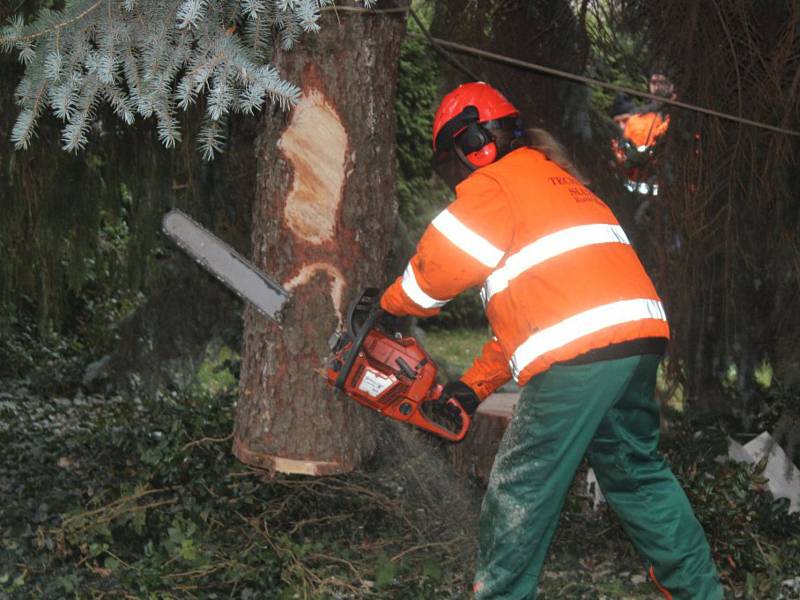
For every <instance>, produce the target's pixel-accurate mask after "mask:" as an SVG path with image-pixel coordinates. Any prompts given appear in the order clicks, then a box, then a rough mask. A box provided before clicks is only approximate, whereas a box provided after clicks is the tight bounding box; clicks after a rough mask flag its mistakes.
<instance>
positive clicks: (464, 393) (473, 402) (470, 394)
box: [438, 381, 481, 416]
mask: <svg viewBox="0 0 800 600" xmlns="http://www.w3.org/2000/svg"><path fill="white" fill-rule="evenodd" d="M450 398H453V399H455V401H456V402H458V404H459V405H460V406H461V408H463V409H464V411H465V412H466V413H467V414H468V415H469V416H472V415H474V414H475V411H476V410H477V409H478V405H479V404H480V403H481V401H480V399H479V398H478V395H477V394H476V393H475V392H474V391H473V390H472V388H471V387H469V386H468V385H467V384H466V383H464V382H463V381H451V382H450V383H448V384H447V385H445V386H444V389H443V390H442V396H441V398H440V399H439V402H438V404H441V405H443V406H442V408H443V409H444V408H445V407H447V406H449V407H450V410H451V411H455V415H456V416H458V412H457V409H456V408H455V407H454V406H453V405H452V404H449V403H448V402H447V401H448V400H449V399H450ZM445 410H446V409H445Z"/></svg>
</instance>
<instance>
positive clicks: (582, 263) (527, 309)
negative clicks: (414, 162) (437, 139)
mask: <svg viewBox="0 0 800 600" xmlns="http://www.w3.org/2000/svg"><path fill="white" fill-rule="evenodd" d="M476 285H482V286H483V287H482V290H481V297H482V299H483V302H484V306H485V309H486V314H487V317H488V319H489V324H490V325H491V327H492V331H493V333H494V337H493V339H492V340H490V341H489V342H488V343H487V344H486V345H485V346H484V349H483V354H482V355H481V356H480V357H478V358H477V359H476V360H475V362H474V363H473V365H472V367H471V368H470V369H469V370H468V371H467V372H466V373H465V374H464V376H463V377H462V378H461V379H462V381H463V382H464V383H466V384H467V385H469V386H470V387H471V388H472V389H473V390H475V392H476V393H477V395H478V396H479V397H480V398H481V399H482V398H485V397H486V396H488V395H489V394H490V393H491V392H493V391H494V390H495V389H497V387H499V386H500V385H502V384H503V383H505V382H506V381H508V380H509V379H510V378H511V377H513V378H514V379H515V380H516V381H517V382H519V384H520V385H524V384H525V383H527V381H528V380H529V379H530V378H531V377H532V376H534V375H536V374H537V373H540V372H542V371H545V370H546V369H548V368H549V367H550V365H552V364H553V363H555V362H560V361H565V360H569V359H572V358H575V357H577V356H579V355H581V354H584V353H585V352H588V351H589V350H593V349H596V348H603V347H605V346H608V345H610V344H615V343H619V342H625V341H629V340H635V339H639V338H648V337H657V338H661V337H663V338H668V337H669V326H668V325H667V320H666V316H665V314H664V308H663V306H662V304H661V301H660V299H659V297H658V294H656V291H655V289H654V287H653V283H652V282H651V281H650V278H649V277H648V276H647V274H646V273H645V270H644V268H643V267H642V264H641V263H640V262H639V259H638V257H637V256H636V253H635V252H634V250H633V248H632V247H631V245H630V242H629V241H628V238H627V237H626V235H625V232H624V231H623V230H622V228H621V227H620V225H619V223H618V222H617V219H616V218H615V217H614V215H613V213H612V212H611V210H610V209H609V208H608V207H607V206H606V205H605V204H604V203H603V202H602V201H601V200H600V199H599V198H597V196H595V195H594V194H593V193H592V192H590V191H589V190H588V189H586V188H585V187H584V186H582V185H581V184H580V183H579V182H578V181H577V180H576V179H575V178H574V177H572V176H571V175H569V174H568V173H567V172H566V171H564V170H563V169H562V168H561V167H559V166H558V165H557V164H556V163H554V162H552V161H550V160H548V159H547V158H546V157H545V156H544V154H542V153H541V152H539V151H537V150H533V149H530V148H520V149H518V150H515V151H513V152H511V153H509V154H508V155H506V156H505V157H503V158H502V159H501V160H499V161H497V162H495V163H493V164H491V165H488V166H486V167H483V168H481V169H479V170H477V171H475V172H474V173H472V174H471V175H470V176H469V177H467V179H465V180H464V181H462V182H461V183H460V184H459V185H458V186H457V187H456V198H455V200H454V201H453V202H452V203H451V204H450V206H448V208H447V209H445V210H444V211H442V212H441V213H440V214H439V215H438V216H437V217H436V218H435V219H434V220H433V222H432V223H431V224H430V225H429V226H428V228H427V230H426V231H425V233H424V234H423V236H422V238H421V240H420V242H419V245H418V246H417V253H416V254H415V255H414V257H413V258H412V259H411V261H410V262H409V264H408V267H407V268H406V270H405V273H404V274H403V275H402V276H401V277H399V278H398V279H397V281H395V282H394V283H393V284H392V285H391V286H390V287H389V288H388V289H387V290H386V292H385V293H384V295H383V297H382V298H381V306H382V307H383V309H384V310H386V311H387V312H390V313H392V314H394V315H398V316H402V315H416V316H420V317H426V316H432V315H434V314H436V313H438V312H439V310H440V308H441V307H442V306H443V305H444V304H446V303H447V302H448V301H449V300H451V299H452V298H453V297H454V296H457V295H458V294H459V293H461V292H462V291H464V290H465V289H467V288H470V287H473V286H476Z"/></svg>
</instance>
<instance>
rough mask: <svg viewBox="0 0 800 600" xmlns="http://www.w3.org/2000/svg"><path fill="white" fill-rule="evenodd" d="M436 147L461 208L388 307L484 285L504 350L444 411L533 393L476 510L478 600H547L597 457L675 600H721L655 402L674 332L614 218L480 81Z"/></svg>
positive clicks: (456, 386) (449, 112)
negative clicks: (580, 476)
mask: <svg viewBox="0 0 800 600" xmlns="http://www.w3.org/2000/svg"><path fill="white" fill-rule="evenodd" d="M433 139H434V152H435V155H434V168H435V169H436V171H437V173H439V174H440V175H441V176H442V177H443V178H444V179H445V181H447V182H448V184H450V185H451V186H452V187H453V188H454V189H455V193H456V197H455V200H453V202H452V203H451V204H450V205H449V206H448V207H447V208H446V209H445V210H444V211H442V212H441V213H440V214H439V215H438V216H437V217H436V218H435V219H434V220H433V222H432V223H431V224H430V226H429V227H428V228H427V230H426V231H425V233H424V234H423V236H422V239H421V240H420V242H419V245H418V247H417V252H416V254H415V255H414V256H413V258H412V259H411V261H410V262H409V264H408V267H407V268H406V270H405V272H404V274H403V275H402V276H401V277H399V278H398V279H397V281H395V282H394V283H393V284H392V285H391V286H390V287H389V288H388V289H387V290H386V291H385V293H384V294H383V296H382V298H381V307H382V308H383V309H384V310H385V311H386V312H388V313H390V314H392V315H395V316H405V315H414V316H417V317H428V316H431V315H435V314H436V313H438V312H439V310H440V309H441V307H442V306H444V305H445V304H446V303H447V302H448V301H449V300H451V299H452V298H453V297H455V296H457V295H458V294H460V293H461V292H463V291H464V290H466V289H467V288H471V287H473V286H481V296H482V299H483V302H484V306H485V309H486V314H487V316H488V319H489V323H490V325H491V328H492V331H493V337H492V339H491V340H489V341H488V342H487V344H486V345H485V346H484V348H483V352H482V354H481V356H480V357H478V358H476V360H475V362H474V363H473V365H472V367H471V368H470V369H469V370H468V371H467V372H466V373H464V375H463V376H462V377H461V379H460V380H459V381H454V382H450V383H448V384H447V385H446V386H445V396H443V397H446V398H454V399H455V400H456V401H457V402H458V403H459V404H461V406H462V407H463V408H464V409H465V410H466V411H467V412H468V413H474V412H475V410H476V408H477V407H478V405H479V403H480V402H481V401H482V400H483V399H484V398H486V397H487V396H488V395H489V394H491V393H492V392H493V391H494V390H495V389H497V388H498V387H499V386H500V385H502V384H504V383H506V382H507V381H509V380H510V379H512V378H513V379H514V380H516V381H517V382H518V383H519V385H520V386H521V387H522V392H521V395H520V398H519V403H518V406H517V411H516V413H515V415H514V417H513V419H512V421H511V424H510V425H509V428H508V430H507V431H506V433H505V436H504V437H503V441H502V443H501V445H500V449H499V450H498V453H497V456H496V458H495V463H494V466H493V469H492V474H491V476H490V480H489V485H488V489H487V491H486V495H485V497H484V501H483V506H482V509H481V517H480V539H479V556H478V562H477V573H476V575H475V581H474V592H475V597H476V598H481V599H486V598H504V599H516V598H535V597H536V590H537V585H538V579H539V573H540V571H541V568H542V564H543V562H544V560H545V556H546V553H547V549H548V547H549V545H550V541H551V539H552V537H553V534H554V532H555V529H556V525H557V523H558V518H559V514H560V511H561V508H562V505H563V503H564V499H565V497H566V494H567V491H568V489H569V486H570V483H571V482H572V479H573V477H574V475H575V471H576V470H577V468H578V465H579V464H580V462H581V460H582V458H583V457H584V455H586V454H587V453H588V458H589V461H590V463H591V464H592V466H593V468H594V470H595V472H596V474H597V478H598V481H599V483H600V487H601V488H602V490H603V493H604V494H605V496H606V498H607V500H608V502H609V504H610V506H611V507H612V508H613V509H614V510H615V511H616V513H617V514H618V515H619V518H620V520H621V522H622V524H623V527H624V528H625V530H626V531H627V532H628V534H629V535H630V536H631V538H632V539H633V541H634V543H635V544H636V546H637V548H638V549H639V552H640V553H641V555H642V558H643V560H644V561H645V563H646V565H647V566H648V569H649V572H650V575H651V577H652V578H653V580H654V581H657V582H658V585H659V588H660V589H661V590H662V592H663V593H664V596H665V597H667V598H676V599H677V598H687V599H688V598H692V599H697V600H701V599H702V600H714V599H717V598H721V597H722V592H721V587H720V584H719V580H718V577H717V573H716V569H715V567H714V563H713V561H712V559H711V554H710V550H709V547H708V543H707V542H706V538H705V534H704V533H703V530H702V528H701V527H700V525H699V523H698V522H697V520H696V519H695V517H694V514H693V512H692V509H691V506H690V505H689V502H688V500H687V498H686V496H685V494H684V493H683V490H682V489H681V487H680V485H679V484H678V483H677V481H676V480H675V478H674V476H673V474H672V472H671V471H670V469H669V467H668V465H667V464H666V463H665V461H664V459H663V458H662V457H661V456H660V455H659V454H658V452H657V445H658V436H659V411H658V406H657V404H656V401H655V400H654V397H653V390H654V387H655V379H656V369H657V367H658V364H659V361H660V360H661V357H662V355H663V352H664V348H665V346H666V343H667V339H668V338H669V326H668V324H667V319H666V315H665V312H664V307H663V305H662V303H661V300H660V299H659V297H658V294H657V293H656V290H655V288H654V286H653V284H652V282H651V281H650V278H649V277H648V276H647V274H646V273H645V271H644V268H643V267H642V265H641V263H640V261H639V259H638V258H637V256H636V253H635V252H634V250H633V248H632V247H631V245H630V243H629V241H628V238H627V236H626V235H625V232H624V231H623V230H622V228H621V227H620V225H619V223H618V222H617V219H616V218H615V217H614V215H613V214H612V212H611V210H610V209H609V208H608V207H607V206H606V205H605V204H604V203H603V202H602V201H601V200H600V199H599V198H598V197H597V196H595V195H594V194H593V193H592V192H591V191H589V190H588V189H587V188H586V187H584V185H583V184H582V183H581V180H580V178H579V177H578V176H577V174H576V173H575V172H574V170H573V169H572V166H571V165H570V164H569V163H568V161H566V160H565V159H564V154H563V151H561V150H560V148H559V146H558V145H557V144H556V143H555V141H554V140H553V139H552V137H550V136H549V135H548V134H547V133H546V132H544V131H542V130H528V131H527V132H526V131H524V130H523V128H522V123H521V121H520V118H519V111H518V110H517V109H516V108H515V107H514V106H513V105H512V104H511V103H510V102H509V101H508V100H507V99H506V98H505V97H504V96H503V95H502V94H501V93H500V92H498V91H497V90H496V89H494V88H492V87H491V86H489V85H487V84H485V83H481V82H478V83H469V84H465V85H462V86H459V87H458V88H457V89H456V90H454V91H453V92H451V93H450V94H448V95H447V96H445V97H444V99H443V100H442V103H441V105H440V107H439V109H438V111H437V113H436V116H435V118H434V124H433ZM447 406H448V405H447V404H445V403H441V407H442V410H447Z"/></svg>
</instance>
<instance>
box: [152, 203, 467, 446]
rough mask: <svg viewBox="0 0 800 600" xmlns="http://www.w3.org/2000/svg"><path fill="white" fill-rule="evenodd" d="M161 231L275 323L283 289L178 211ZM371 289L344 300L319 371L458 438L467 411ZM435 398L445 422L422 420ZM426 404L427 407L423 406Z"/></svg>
mask: <svg viewBox="0 0 800 600" xmlns="http://www.w3.org/2000/svg"><path fill="white" fill-rule="evenodd" d="M162 229H163V230H164V232H165V233H166V234H167V235H168V236H169V237H170V238H171V239H172V240H173V241H175V242H176V243H177V245H178V246H179V247H180V248H181V249H182V250H183V251H184V252H186V253H187V254H189V256H191V257H192V258H193V259H194V260H195V261H196V262H197V263H198V264H200V266H202V267H203V268H205V269H206V270H207V271H209V272H210V273H211V274H212V275H214V276H215V277H216V278H217V279H219V280H220V281H221V282H222V283H223V284H225V285H226V286H227V287H229V288H230V289H231V290H233V291H234V292H235V293H236V294H237V295H238V296H239V297H241V298H242V299H244V300H246V301H247V302H249V303H251V304H252V305H253V307H254V308H255V309H256V310H257V311H258V312H260V313H261V314H263V315H264V316H266V317H269V318H270V319H272V320H274V321H276V322H278V323H280V321H281V315H282V309H283V307H284V305H285V304H286V302H288V301H289V299H290V294H289V292H287V291H286V290H285V289H283V287H282V286H280V285H279V284H277V283H275V282H274V281H273V280H272V279H270V278H269V277H267V276H266V275H264V274H263V273H262V272H261V271H260V270H259V269H257V268H256V267H255V265H253V264H252V263H251V262H250V261H248V260H247V259H246V258H244V257H243V256H242V255H241V254H239V253H238V252H236V251H235V250H234V249H233V248H231V247H230V246H229V245H228V244H226V243H225V242H223V241H222V240H220V239H219V238H218V237H216V236H215V235H214V234H212V233H211V232H209V231H208V230H207V229H205V228H204V227H203V226H201V225H200V224H198V223H197V222H196V221H194V220H193V219H191V218H190V217H188V216H187V215H186V214H184V213H182V212H181V211H179V210H172V211H170V212H169V213H167V214H166V215H165V216H164V218H163V220H162ZM379 298H380V294H379V292H378V289H377V288H367V289H366V290H364V291H363V292H362V294H361V295H360V296H359V297H358V298H357V299H356V300H355V301H354V302H353V303H352V304H351V305H350V307H349V309H348V312H347V318H346V323H345V325H346V328H345V329H344V330H342V331H337V332H336V333H334V334H333V335H332V336H331V338H330V340H329V347H330V350H331V352H332V356H331V357H330V358H329V360H328V361H327V365H326V368H325V369H324V376H325V379H326V381H327V383H328V385H330V386H331V387H333V388H335V389H338V390H341V391H342V392H344V393H345V395H347V396H348V397H349V398H352V399H353V400H355V401H356V402H358V403H359V404H361V405H363V406H366V407H367V408H370V409H372V410H375V411H377V412H379V413H380V414H383V415H385V416H387V417H390V418H392V419H395V420H398V421H403V422H406V423H410V424H411V425H415V426H416V427H419V428H421V429H423V430H425V431H428V432H430V433H432V434H434V435H436V436H438V437H441V438H444V439H446V440H450V441H453V442H458V441H460V440H462V439H464V436H465V435H466V434H467V430H468V429H469V426H470V417H469V415H468V414H467V412H466V411H464V409H463V408H462V407H461V405H460V404H459V403H458V402H456V400H454V399H453V398H448V399H442V390H443V388H442V386H441V384H439V383H437V381H436V376H437V372H438V367H437V366H436V363H435V362H434V361H433V360H432V359H431V357H430V356H429V355H428V353H427V352H425V350H424V349H423V348H422V346H421V345H420V344H419V342H418V341H417V340H416V339H415V338H413V337H408V336H403V335H402V334H400V333H398V332H393V331H387V330H386V328H385V327H384V326H383V325H381V316H382V315H383V314H385V313H383V311H381V309H380V307H379V303H378V300H379ZM442 402H444V403H445V404H450V405H452V406H453V407H454V408H455V409H456V410H455V411H452V410H451V411H445V412H451V413H452V414H457V415H458V416H457V417H456V418H455V419H445V420H447V425H448V426H447V427H446V426H444V425H443V424H440V423H437V422H436V421H434V420H432V419H430V418H428V415H427V413H428V412H431V413H435V412H436V411H435V408H436V407H437V406H442V404H441V403H442ZM428 409H432V410H430V411H429V410H428Z"/></svg>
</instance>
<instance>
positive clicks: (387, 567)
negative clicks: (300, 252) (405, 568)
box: [375, 556, 397, 589]
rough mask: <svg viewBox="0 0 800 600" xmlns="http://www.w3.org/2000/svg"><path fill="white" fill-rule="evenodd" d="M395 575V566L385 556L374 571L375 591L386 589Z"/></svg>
mask: <svg viewBox="0 0 800 600" xmlns="http://www.w3.org/2000/svg"><path fill="white" fill-rule="evenodd" d="M396 574H397V564H396V563H393V562H392V561H391V560H389V559H387V558H386V557H385V556H384V557H382V559H381V561H380V562H379V563H378V568H377V569H376V571H375V587H376V588H377V589H381V588H383V587H386V586H387V585H389V584H390V583H392V580H393V579H394V577H395V575H396Z"/></svg>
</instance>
